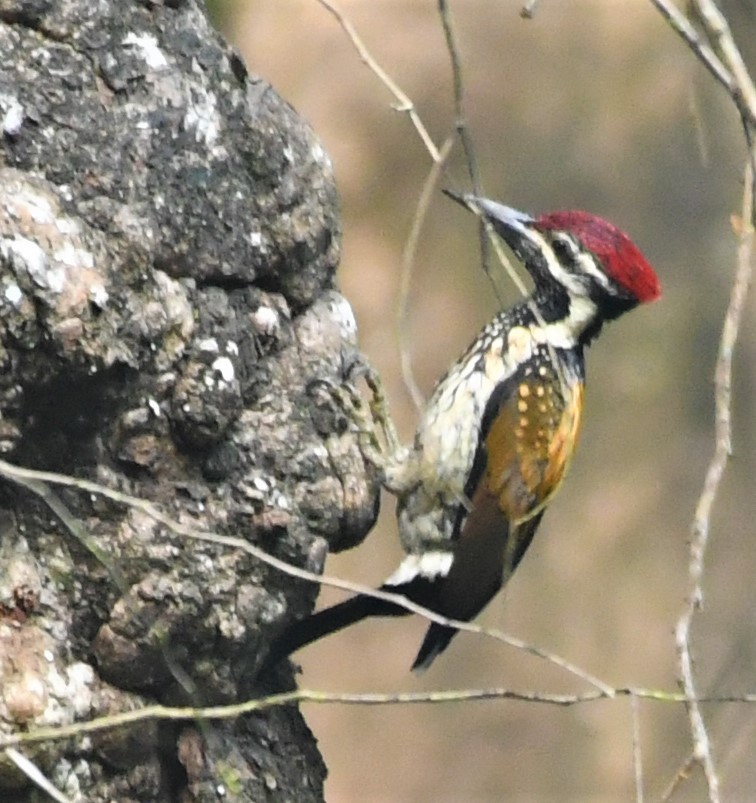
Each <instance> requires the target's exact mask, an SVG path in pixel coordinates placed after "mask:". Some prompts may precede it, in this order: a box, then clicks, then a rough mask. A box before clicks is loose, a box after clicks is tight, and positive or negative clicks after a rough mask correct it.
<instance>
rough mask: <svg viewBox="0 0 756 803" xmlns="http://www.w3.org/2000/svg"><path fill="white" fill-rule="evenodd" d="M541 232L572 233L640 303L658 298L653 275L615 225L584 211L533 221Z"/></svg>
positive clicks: (656, 282)
mask: <svg viewBox="0 0 756 803" xmlns="http://www.w3.org/2000/svg"><path fill="white" fill-rule="evenodd" d="M536 226H537V227H538V228H539V229H542V230H555V229H560V230H562V231H565V232H568V233H569V234H572V235H573V236H574V237H577V238H578V240H580V242H581V243H582V244H583V245H584V246H585V248H587V249H588V250H589V251H590V252H591V253H593V254H595V255H596V256H597V257H598V259H599V260H601V264H602V265H603V266H604V270H605V271H606V273H607V275H608V276H609V277H610V278H611V279H613V280H614V281H615V282H617V284H619V285H620V286H621V287H622V288H624V289H625V290H627V292H629V293H632V295H633V296H635V298H637V299H638V301H639V302H640V303H643V302H646V301H653V300H654V299H657V298H659V296H660V295H661V286H660V284H659V278H658V276H657V275H656V272H655V271H654V269H653V268H652V267H651V265H649V264H648V261H647V260H646V258H645V257H644V256H643V254H642V253H641V252H640V250H639V249H638V248H637V247H636V246H635V245H634V244H633V242H632V241H631V240H630V238H629V237H628V236H627V235H626V234H625V233H624V232H622V231H620V230H619V229H618V228H617V227H616V226H614V225H612V224H611V223H609V222H608V221H607V220H604V219H603V218H600V217H596V216H595V215H591V214H589V213H588V212H550V213H549V214H546V215H541V216H540V217H539V218H537V219H536Z"/></svg>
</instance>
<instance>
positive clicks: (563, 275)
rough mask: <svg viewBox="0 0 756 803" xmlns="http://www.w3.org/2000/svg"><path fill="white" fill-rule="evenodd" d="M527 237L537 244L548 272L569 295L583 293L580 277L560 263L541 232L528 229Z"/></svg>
mask: <svg viewBox="0 0 756 803" xmlns="http://www.w3.org/2000/svg"><path fill="white" fill-rule="evenodd" d="M528 237H529V238H530V239H531V240H532V241H533V242H535V243H537V245H538V249H539V250H540V252H541V253H542V254H543V256H544V258H545V260H546V266H547V267H548V269H549V273H551V275H552V276H553V277H554V278H555V279H556V280H557V281H558V282H559V284H561V285H563V286H564V288H565V289H566V290H567V292H568V293H569V294H570V295H579V296H582V295H585V288H584V287H583V285H582V283H581V282H580V279H579V278H578V277H577V276H575V275H574V274H573V273H570V272H569V271H568V270H565V269H564V268H563V267H562V263H561V262H560V261H559V260H558V259H557V256H556V254H555V253H554V249H553V248H552V247H551V244H550V243H549V242H547V240H546V238H545V237H544V236H543V235H542V234H541V232H539V231H536V230H535V229H529V230H528Z"/></svg>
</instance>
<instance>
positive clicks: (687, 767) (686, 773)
mask: <svg viewBox="0 0 756 803" xmlns="http://www.w3.org/2000/svg"><path fill="white" fill-rule="evenodd" d="M695 763H696V759H695V756H694V755H693V753H691V754H690V755H689V756H688V757H687V758H686V759H685V761H683V763H682V764H681V765H680V767H679V769H678V770H677V772H676V773H675V777H674V778H672V780H671V781H670V782H669V784H668V785H667V788H666V789H665V790H664V791H663V792H662V795H661V798H660V800H661V803H667V801H669V800H672V796H673V795H674V794H675V792H676V791H677V788H678V787H679V786H680V784H681V783H682V782H683V781H687V780H688V778H689V777H690V772H691V770H692V769H693V765H694V764H695Z"/></svg>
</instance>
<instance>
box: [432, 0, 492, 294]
mask: <svg viewBox="0 0 756 803" xmlns="http://www.w3.org/2000/svg"><path fill="white" fill-rule="evenodd" d="M438 11H439V15H440V16H441V25H442V27H443V29H444V38H445V39H446V50H447V52H448V53H449V61H450V63H451V70H452V86H453V89H454V125H455V128H456V129H457V134H458V136H459V139H460V141H461V143H462V150H463V152H464V154H465V162H466V163H467V172H468V174H469V176H470V183H471V184H472V187H473V194H474V195H476V196H477V197H478V198H482V197H484V193H483V183H482V181H481V179H480V171H479V170H478V160H477V158H476V156H475V146H474V144H473V141H472V137H471V136H470V129H469V128H468V126H467V114H466V112H465V89H464V87H465V85H464V81H463V79H462V60H461V59H460V57H459V49H458V48H457V40H456V37H455V35H454V24H453V22H452V15H451V10H450V8H449V4H448V1H447V0H438ZM478 239H479V242H480V263H481V266H482V267H483V272H484V273H485V274H486V276H488V278H489V280H490V281H491V284H492V285H493V288H494V292H495V293H496V296H497V301H498V302H499V306H501V298H500V297H499V288H498V286H497V284H496V282H494V280H493V276H492V273H491V264H490V263H491V259H490V254H491V251H490V238H489V236H488V233H487V231H486V228H485V225H484V224H483V218H482V217H481V218H480V221H479V225H478Z"/></svg>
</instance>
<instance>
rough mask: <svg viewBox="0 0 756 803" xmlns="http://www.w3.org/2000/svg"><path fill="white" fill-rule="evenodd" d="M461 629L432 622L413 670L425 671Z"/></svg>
mask: <svg viewBox="0 0 756 803" xmlns="http://www.w3.org/2000/svg"><path fill="white" fill-rule="evenodd" d="M458 632H459V631H458V630H457V628H455V627H446V626H445V625H440V624H438V623H436V622H431V625H430V627H429V628H428V631H427V632H426V634H425V638H424V639H423V643H422V644H421V645H420V651H419V652H418V653H417V658H415V663H413V664H412V671H413V672H418V673H419V672H425V670H426V669H427V668H428V667H429V666H430V665H431V664H432V663H433V662H434V661H435V660H436V657H437V656H439V655H440V654H441V653H442V652H443V651H444V650H445V649H446V648H447V647H448V646H449V642H450V641H451V640H452V639H453V638H454V636H456V635H457V633H458Z"/></svg>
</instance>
